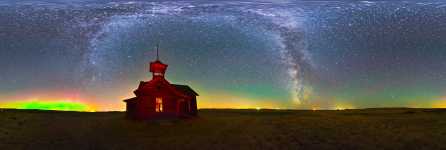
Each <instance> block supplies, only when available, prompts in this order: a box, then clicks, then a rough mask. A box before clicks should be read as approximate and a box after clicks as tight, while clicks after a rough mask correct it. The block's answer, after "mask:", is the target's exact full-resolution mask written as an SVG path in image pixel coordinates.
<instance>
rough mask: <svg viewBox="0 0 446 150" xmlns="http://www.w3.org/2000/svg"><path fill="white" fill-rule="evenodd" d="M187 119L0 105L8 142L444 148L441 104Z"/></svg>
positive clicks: (218, 113) (5, 147) (2, 144)
mask: <svg viewBox="0 0 446 150" xmlns="http://www.w3.org/2000/svg"><path fill="white" fill-rule="evenodd" d="M199 115H200V117H199V118H195V119H190V120H159V121H131V120H126V119H124V113H123V112H57V111H36V110H11V109H0V150H10V149H150V150H152V149H212V150H217V149H293V150H296V149H417V150H418V149H426V150H433V149H446V110H444V109H364V110H342V111H336V110H332V111H328V110H327V111H311V110H293V111H286V110H260V111H257V110H200V112H199Z"/></svg>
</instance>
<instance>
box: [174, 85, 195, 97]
mask: <svg viewBox="0 0 446 150" xmlns="http://www.w3.org/2000/svg"><path fill="white" fill-rule="evenodd" d="M172 85H173V86H174V87H175V88H176V89H177V90H180V91H181V92H183V93H184V94H186V95H189V96H198V94H197V92H195V91H194V90H193V89H192V88H190V87H189V86H187V85H180V84H172Z"/></svg>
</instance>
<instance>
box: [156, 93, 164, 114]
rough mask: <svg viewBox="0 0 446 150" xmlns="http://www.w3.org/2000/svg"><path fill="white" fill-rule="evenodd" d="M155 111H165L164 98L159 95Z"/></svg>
mask: <svg viewBox="0 0 446 150" xmlns="http://www.w3.org/2000/svg"><path fill="white" fill-rule="evenodd" d="M155 104H156V105H155V111H156V112H163V98H161V97H157V98H156V103H155Z"/></svg>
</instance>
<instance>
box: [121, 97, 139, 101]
mask: <svg viewBox="0 0 446 150" xmlns="http://www.w3.org/2000/svg"><path fill="white" fill-rule="evenodd" d="M136 99H137V98H136V97H132V98H129V99H125V100H124V102H130V101H134V100H136Z"/></svg>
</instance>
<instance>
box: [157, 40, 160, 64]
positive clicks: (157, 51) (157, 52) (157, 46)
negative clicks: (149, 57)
mask: <svg viewBox="0 0 446 150" xmlns="http://www.w3.org/2000/svg"><path fill="white" fill-rule="evenodd" d="M159 44H160V43H159V42H158V43H156V60H159V52H158V51H159V50H158V49H159V46H160V45H159Z"/></svg>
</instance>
